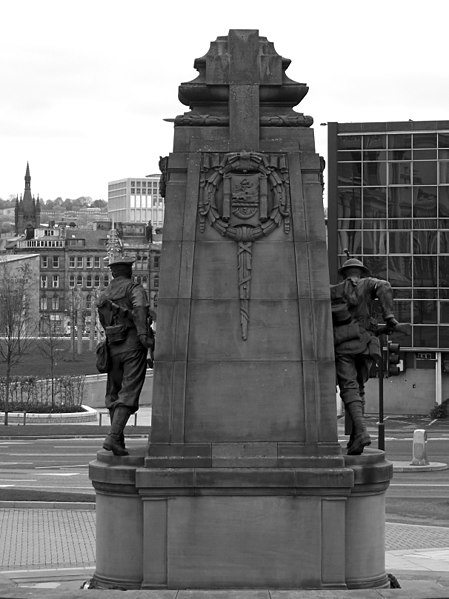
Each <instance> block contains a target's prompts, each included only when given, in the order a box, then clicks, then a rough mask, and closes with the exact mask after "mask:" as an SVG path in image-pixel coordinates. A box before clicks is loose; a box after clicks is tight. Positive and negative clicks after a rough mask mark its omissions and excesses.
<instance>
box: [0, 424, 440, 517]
mask: <svg viewBox="0 0 449 599" xmlns="http://www.w3.org/2000/svg"><path fill="white" fill-rule="evenodd" d="M102 440H103V439H102V438H101V437H98V438H72V439H25V438H23V439H15V440H7V439H5V440H0V455H1V458H0V500H1V499H2V496H6V494H5V493H4V492H3V490H7V489H21V490H25V489H30V490H33V491H41V492H43V491H45V492H50V491H52V492H55V493H58V492H65V493H70V492H71V493H81V494H88V495H91V496H92V497H93V496H94V490H93V488H92V485H91V483H90V480H89V477H88V464H89V462H90V461H92V460H94V459H95V457H96V452H97V450H98V449H99V448H100V447H101V443H102ZM126 442H127V445H128V447H130V448H132V447H136V446H141V445H142V444H143V443H145V440H144V439H142V438H131V437H130V438H127V441H126ZM373 446H374V447H375V446H376V442H374V443H373ZM386 454H387V458H388V459H390V460H400V461H411V457H412V441H411V438H410V434H409V433H404V434H398V435H396V436H395V437H394V438H391V437H388V436H387V437H386ZM427 455H428V458H429V460H430V461H435V462H443V463H448V461H449V433H445V434H441V433H439V434H436V435H434V436H429V440H428V443H427ZM7 495H9V493H8V494H7ZM387 497H388V498H391V499H393V498H396V499H398V498H402V499H411V498H414V499H423V498H429V499H431V498H433V499H435V498H442V499H446V498H447V497H449V470H445V471H436V472H419V473H406V472H404V473H395V475H394V478H393V480H392V481H391V485H390V488H389V490H388V494H387ZM448 511H449V510H448Z"/></svg>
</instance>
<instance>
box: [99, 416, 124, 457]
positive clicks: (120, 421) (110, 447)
mask: <svg viewBox="0 0 449 599" xmlns="http://www.w3.org/2000/svg"><path fill="white" fill-rule="evenodd" d="M130 415H131V412H130V410H129V408H127V407H126V406H117V407H116V408H115V409H114V416H113V419H112V424H111V430H110V431H109V435H108V436H107V437H106V439H105V440H104V442H103V449H106V450H107V451H112V453H113V454H114V455H118V456H124V455H129V454H128V451H127V450H126V449H125V448H124V447H122V444H121V441H120V439H121V437H122V435H123V431H124V430H125V426H126V423H127V422H128V418H129V417H130Z"/></svg>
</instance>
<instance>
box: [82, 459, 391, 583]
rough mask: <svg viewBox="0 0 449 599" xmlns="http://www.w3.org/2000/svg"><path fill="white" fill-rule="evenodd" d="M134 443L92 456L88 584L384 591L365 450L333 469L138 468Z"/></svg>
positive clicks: (379, 518)
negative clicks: (93, 531)
mask: <svg viewBox="0 0 449 599" xmlns="http://www.w3.org/2000/svg"><path fill="white" fill-rule="evenodd" d="M143 464H144V448H142V449H140V450H138V451H136V453H133V454H131V455H130V456H128V457H125V458H115V457H114V456H111V454H109V453H108V452H104V451H100V452H98V455H97V460H96V461H95V462H92V463H91V464H90V477H91V479H92V482H93V485H94V487H95V489H96V492H97V567H96V572H95V576H94V579H95V581H96V583H97V585H98V586H102V587H109V588H111V587H114V586H116V587H117V586H118V587H121V588H126V589H139V588H144V589H157V588H160V589H175V588H187V589H188V588H190V589H231V588H232V589H237V588H242V589H243V588H246V589H248V588H249V589H264V588H265V589H266V588H270V589H320V588H323V589H324V588H332V589H338V588H342V589H344V588H350V589H356V588H373V587H384V586H388V580H387V575H386V573H385V549H384V548H385V539H384V534H385V532H384V531H385V517H384V510H385V491H386V489H387V487H388V484H389V480H390V478H391V475H392V466H391V464H389V463H388V462H386V461H385V457H384V453H383V452H381V451H378V450H367V451H366V453H364V454H363V455H362V456H357V457H349V456H345V457H344V458H343V457H342V459H341V467H333V468H329V467H323V468H319V467H316V459H315V460H314V467H313V468H306V467H304V468H290V469H287V468H285V469H284V468H278V469H269V468H214V469H212V468H211V469H208V468H198V469H190V468H146V467H144V466H143Z"/></svg>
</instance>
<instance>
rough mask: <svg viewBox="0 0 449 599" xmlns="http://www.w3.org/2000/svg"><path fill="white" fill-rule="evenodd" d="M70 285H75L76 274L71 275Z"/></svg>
mask: <svg viewBox="0 0 449 599" xmlns="http://www.w3.org/2000/svg"><path fill="white" fill-rule="evenodd" d="M69 287H75V275H70V276H69Z"/></svg>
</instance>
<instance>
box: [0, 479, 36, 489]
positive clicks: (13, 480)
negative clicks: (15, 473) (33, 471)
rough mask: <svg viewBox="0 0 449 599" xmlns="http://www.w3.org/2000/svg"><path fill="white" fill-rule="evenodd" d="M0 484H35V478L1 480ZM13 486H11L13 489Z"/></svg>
mask: <svg viewBox="0 0 449 599" xmlns="http://www.w3.org/2000/svg"><path fill="white" fill-rule="evenodd" d="M0 480H1V481H2V482H11V483H12V482H15V483H35V482H37V481H36V479H35V478H1V479H0ZM13 486H14V485H11V487H13Z"/></svg>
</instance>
